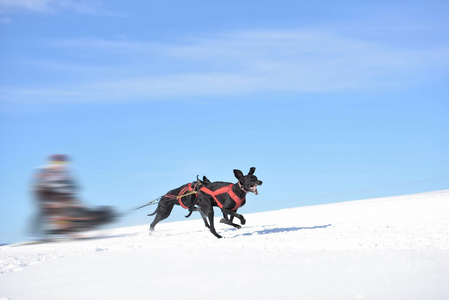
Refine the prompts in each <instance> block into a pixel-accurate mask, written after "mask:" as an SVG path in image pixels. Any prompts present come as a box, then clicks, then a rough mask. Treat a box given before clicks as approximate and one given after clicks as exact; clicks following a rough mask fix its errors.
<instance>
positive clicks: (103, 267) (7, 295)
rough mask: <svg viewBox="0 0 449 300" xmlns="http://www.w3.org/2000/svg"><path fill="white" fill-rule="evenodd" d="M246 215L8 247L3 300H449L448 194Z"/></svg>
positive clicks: (3, 257) (0, 263) (0, 291)
mask: <svg viewBox="0 0 449 300" xmlns="http://www.w3.org/2000/svg"><path fill="white" fill-rule="evenodd" d="M258 197H261V196H258ZM249 198H251V196H250V197H249ZM248 200H249V201H251V200H253V199H248ZM175 209H182V208H180V207H176V208H175ZM241 213H243V214H244V215H245V218H246V220H247V223H246V225H244V226H243V227H242V229H234V228H231V227H229V226H227V225H224V224H220V223H218V222H217V224H216V227H217V230H218V232H219V233H220V234H222V235H223V236H224V237H225V238H223V239H217V238H215V237H214V236H213V235H212V234H211V233H210V232H209V231H208V230H207V229H206V228H205V227H204V225H203V222H202V220H188V219H187V220H185V221H180V222H171V223H170V222H168V221H167V220H166V221H163V222H161V223H159V224H158V226H157V227H156V231H155V232H153V233H152V234H151V235H150V234H149V232H148V227H149V225H142V226H136V227H128V228H118V229H108V230H103V231H97V232H92V233H89V234H90V235H92V236H93V238H91V239H85V240H80V241H65V242H57V243H48V244H36V245H26V246H23V245H22V246H18V245H17V244H13V245H6V246H2V247H0V299H1V300H6V299H8V300H27V299H33V300H41V299H58V300H59V299H67V300H70V299H77V300H80V299H97V300H98V299H99V300H102V299H121V300H122V299H295V300H296V299H306V300H313V299H326V300H338V299H345V300H346V299H381V300H386V299H392V300H393V299H394V300H399V299H406V300H412V299H425V300H437V299H441V300H443V299H444V300H447V299H449V284H448V282H449V190H444V191H437V192H431V193H423V194H415V195H404V196H397V197H388V198H379V199H370V200H361V201H350V202H343V203H337V204H329V205H319V206H309V207H298V208H292V209H284V210H278V211H270V212H263V213H254V214H245V213H244V208H243V209H241ZM219 216H220V215H219V211H218V210H216V220H217V221H218V220H219ZM151 220H152V219H151V218H149V222H148V223H150V221H151Z"/></svg>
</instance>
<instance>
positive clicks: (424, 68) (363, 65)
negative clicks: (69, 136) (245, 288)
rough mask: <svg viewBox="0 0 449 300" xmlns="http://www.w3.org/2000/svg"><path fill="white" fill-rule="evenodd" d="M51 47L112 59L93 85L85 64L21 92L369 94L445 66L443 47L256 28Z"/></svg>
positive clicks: (75, 95)
mask: <svg viewBox="0 0 449 300" xmlns="http://www.w3.org/2000/svg"><path fill="white" fill-rule="evenodd" d="M52 46H58V47H70V48H71V49H72V50H76V49H82V50H83V51H82V52H83V53H92V55H98V53H101V55H102V57H108V56H109V57H110V58H109V59H108V63H107V64H105V65H100V64H99V63H98V65H97V66H93V65H92V64H89V65H88V66H87V67H86V68H90V69H92V68H96V69H97V70H99V71H97V73H96V77H95V78H89V81H88V82H85V81H84V80H83V79H84V78H85V75H84V74H86V73H88V72H83V70H82V66H80V65H77V66H76V68H75V67H72V68H70V67H69V66H67V71H68V72H74V71H75V72H79V74H80V75H79V81H78V82H77V83H76V82H75V83H72V82H73V81H72V82H71V83H62V84H61V83H60V82H58V83H57V86H58V88H53V87H51V86H49V87H45V88H39V89H34V90H32V91H28V92H21V93H22V95H24V94H23V93H29V94H30V95H31V94H34V95H37V96H40V97H42V98H43V97H47V98H52V97H54V98H55V99H56V98H57V99H58V101H60V100H63V99H67V100H68V101H71V100H74V99H76V100H77V101H80V100H81V101H82V100H85V101H106V100H131V99H136V100H137V99H152V98H172V97H176V98H182V97H202V96H207V97H214V96H222V95H237V94H241V93H253V92H264V91H287V92H291V91H293V92H328V91H342V90H343V91H348V90H370V89H378V88H388V87H404V86H408V85H410V84H414V83H415V82H416V78H419V77H420V76H422V75H421V74H425V73H426V72H428V71H429V70H432V71H433V70H438V68H440V69H439V70H441V68H447V66H448V63H447V61H448V59H447V58H448V57H447V54H445V53H448V52H447V51H446V49H400V48H393V47H390V46H388V45H384V44H379V43H374V42H368V41H362V40H355V39H349V38H343V37H340V36H338V35H334V34H331V33H325V32H305V31H252V32H239V33H232V34H222V35H216V36H213V37H208V38H194V39H186V40H182V41H175V42H166V43H154V42H148V41H143V42H140V41H128V40H120V41H117V40H101V39H93V40H86V39H82V40H63V41H59V42H57V43H53V44H52ZM116 62H119V63H116ZM101 70H103V71H101ZM58 71H59V72H60V71H61V70H58Z"/></svg>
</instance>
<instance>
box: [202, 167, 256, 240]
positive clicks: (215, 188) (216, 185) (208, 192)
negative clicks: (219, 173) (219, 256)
mask: <svg viewBox="0 0 449 300" xmlns="http://www.w3.org/2000/svg"><path fill="white" fill-rule="evenodd" d="M254 171H256V168H255V167H252V168H250V170H249V173H248V175H243V173H242V171H240V170H237V169H235V170H234V176H235V177H236V178H237V179H238V182H237V183H234V184H233V183H231V182H222V181H216V182H212V183H209V184H206V185H205V186H203V187H201V188H200V189H199V192H198V198H197V203H196V204H197V206H198V208H195V210H199V211H200V213H201V216H202V218H203V221H204V224H205V225H206V227H207V228H209V229H210V231H211V233H212V234H213V235H215V236H216V237H217V238H221V237H222V236H221V235H219V234H218V233H217V231H216V230H215V227H214V209H213V207H214V206H218V207H220V209H221V211H222V212H223V219H221V221H220V222H221V223H225V224H228V225H231V226H234V227H236V228H240V225H237V224H234V223H232V220H233V218H234V217H236V218H238V219H239V220H240V223H241V224H242V225H245V222H246V220H245V218H244V217H243V216H242V215H240V214H238V213H237V212H236V211H237V209H238V208H239V207H241V206H243V205H245V203H246V194H247V193H249V192H251V193H254V194H255V195H258V191H257V186H259V185H262V181H260V180H258V179H257V177H256V176H255V175H254ZM228 216H231V218H230V219H228ZM208 221H209V222H208Z"/></svg>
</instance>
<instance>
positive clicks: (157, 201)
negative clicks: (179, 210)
mask: <svg viewBox="0 0 449 300" xmlns="http://www.w3.org/2000/svg"><path fill="white" fill-rule="evenodd" d="M196 193H198V192H197V191H192V192H189V193H185V194H183V195H179V196H174V195H170V194H165V195H163V196H160V197H158V198H156V199H154V200H151V201H150V202H148V203H146V204H144V205H141V206H139V207H136V208H134V209H132V210H131V211H130V212H133V211H135V210H138V209H141V208H144V207H146V206H150V205H153V204H157V203H159V202H160V201H161V199H162V197H166V198H169V199H178V200H179V199H180V198H182V197H185V196H189V195H193V194H196Z"/></svg>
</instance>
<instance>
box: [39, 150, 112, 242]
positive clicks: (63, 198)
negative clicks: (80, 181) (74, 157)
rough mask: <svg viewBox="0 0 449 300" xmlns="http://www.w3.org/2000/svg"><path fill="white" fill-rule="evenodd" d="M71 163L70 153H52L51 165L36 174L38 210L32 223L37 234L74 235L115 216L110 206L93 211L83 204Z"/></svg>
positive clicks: (49, 162)
mask: <svg viewBox="0 0 449 300" xmlns="http://www.w3.org/2000/svg"><path fill="white" fill-rule="evenodd" d="M68 164H69V157H68V156H67V155H64V154H55V155H51V156H50V157H49V161H48V164H47V165H45V166H44V167H42V168H40V169H39V170H38V172H37V174H36V175H35V178H34V182H33V189H32V192H33V194H34V198H35V200H36V202H37V206H38V213H37V215H36V217H35V219H34V221H33V223H32V226H33V228H32V230H33V232H34V233H38V234H43V235H54V234H63V235H71V234H73V233H74V232H78V231H83V230H88V229H91V228H93V227H94V226H97V225H100V224H104V223H108V222H111V221H112V220H113V219H114V218H115V214H114V213H113V212H112V210H111V209H110V208H101V209H93V210H92V209H88V208H87V207H85V206H84V205H82V203H81V202H80V201H79V199H78V197H77V192H78V185H77V184H76V182H75V180H74V178H73V177H72V175H71V174H70V172H69V168H68Z"/></svg>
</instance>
